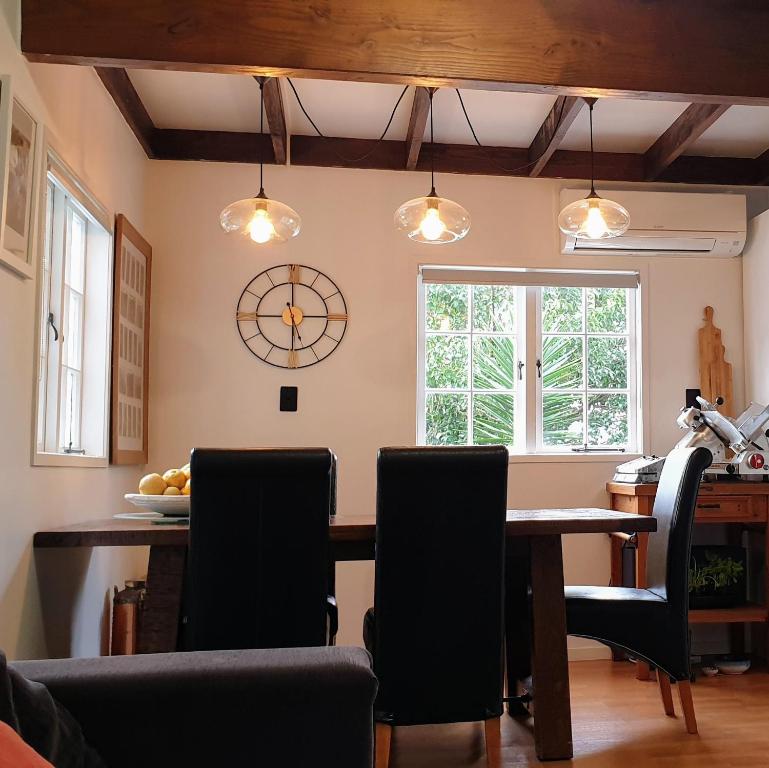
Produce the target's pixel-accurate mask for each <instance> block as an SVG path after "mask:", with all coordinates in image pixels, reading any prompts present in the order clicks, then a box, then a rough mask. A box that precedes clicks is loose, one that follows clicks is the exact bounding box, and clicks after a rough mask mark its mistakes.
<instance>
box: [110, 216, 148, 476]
mask: <svg viewBox="0 0 769 768" xmlns="http://www.w3.org/2000/svg"><path fill="white" fill-rule="evenodd" d="M151 273H152V248H151V246H150V244H149V243H148V242H147V241H146V240H145V239H144V238H143V237H142V236H141V235H140V234H139V233H138V232H137V230H136V228H135V227H134V226H132V225H131V223H130V222H129V221H128V219H126V217H125V216H124V215H123V214H122V213H119V214H118V215H117V217H116V219H115V266H114V275H115V278H114V296H113V301H112V415H111V416H112V417H111V425H112V428H111V439H110V461H111V462H112V463H113V464H146V463H147V447H148V438H147V403H148V401H149V391H148V390H149V337H150V286H151V282H150V275H151Z"/></svg>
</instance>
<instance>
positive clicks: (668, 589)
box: [646, 448, 713, 616]
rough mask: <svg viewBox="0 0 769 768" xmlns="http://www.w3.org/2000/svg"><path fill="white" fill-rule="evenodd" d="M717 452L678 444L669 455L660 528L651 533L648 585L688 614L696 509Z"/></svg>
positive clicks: (658, 508) (657, 508) (658, 506)
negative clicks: (702, 480) (704, 477)
mask: <svg viewBox="0 0 769 768" xmlns="http://www.w3.org/2000/svg"><path fill="white" fill-rule="evenodd" d="M712 461H713V455H712V454H711V452H710V451H709V450H708V449H707V448H676V449H674V450H672V451H671V452H670V453H669V454H668V456H667V458H666V459H665V465H664V467H663V468H662V475H661V476H660V481H659V487H658V488H657V497H656V499H655V501H654V512H653V514H654V517H655V518H656V519H657V531H656V532H655V533H652V534H650V536H649V549H648V554H647V561H646V577H647V586H648V588H649V589H650V590H651V591H652V592H655V593H657V594H658V595H661V596H662V597H664V598H666V599H667V600H668V602H670V603H671V604H672V607H673V608H674V609H680V611H682V612H683V614H682V615H684V616H685V615H686V610H687V607H688V604H689V603H688V600H689V556H690V553H691V544H692V527H693V525H694V512H695V509H696V507H697V494H698V493H699V488H700V480H701V479H702V473H703V472H704V471H705V470H706V469H707V468H708V467H709V466H710V464H711V462H712Z"/></svg>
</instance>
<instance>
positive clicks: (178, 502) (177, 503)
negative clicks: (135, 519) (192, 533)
mask: <svg viewBox="0 0 769 768" xmlns="http://www.w3.org/2000/svg"><path fill="white" fill-rule="evenodd" d="M125 499H126V501H130V502H131V504H134V505H135V506H137V507H142V508H143V509H149V510H152V511H153V512H159V513H160V514H161V515H167V516H168V517H189V514H190V497H189V496H150V495H147V494H144V493H127V494H126V495H125Z"/></svg>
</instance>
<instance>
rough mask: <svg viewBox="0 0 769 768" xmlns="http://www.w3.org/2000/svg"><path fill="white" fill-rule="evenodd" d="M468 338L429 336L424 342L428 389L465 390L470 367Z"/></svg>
mask: <svg viewBox="0 0 769 768" xmlns="http://www.w3.org/2000/svg"><path fill="white" fill-rule="evenodd" d="M469 342H470V337H469V336H441V335H437V334H430V335H429V336H428V337H427V339H426V340H425V347H426V358H427V359H426V364H425V369H426V379H427V387H428V389H466V388H467V386H468V379H469V376H468V371H467V369H468V367H469V365H470V355H469V349H470V343H469Z"/></svg>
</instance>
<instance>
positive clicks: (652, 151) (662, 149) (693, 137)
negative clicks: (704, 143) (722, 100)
mask: <svg viewBox="0 0 769 768" xmlns="http://www.w3.org/2000/svg"><path fill="white" fill-rule="evenodd" d="M729 106H730V105H729V104H690V105H689V106H688V107H687V108H686V109H685V110H684V111H683V112H682V113H681V114H680V115H679V116H678V119H677V120H676V121H675V122H674V123H673V124H672V125H671V126H670V128H668V129H667V130H666V131H665V133H663V134H662V136H660V137H659V138H658V139H657V141H655V142H654V144H652V145H651V147H649V149H648V150H646V154H645V155H644V164H645V166H646V174H645V175H646V180H647V181H654V180H655V179H657V178H659V176H660V174H661V173H662V172H663V171H664V170H665V168H667V167H668V166H669V165H670V164H671V163H672V162H673V161H674V160H675V159H676V158H677V157H680V156H681V155H683V154H684V152H686V150H687V149H689V147H690V146H691V145H692V144H694V142H695V141H697V139H699V137H700V136H702V134H703V133H705V131H706V130H707V129H708V128H710V126H711V125H713V123H715V122H716V120H718V118H719V117H721V115H723V114H724V112H726V110H727V109H729Z"/></svg>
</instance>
